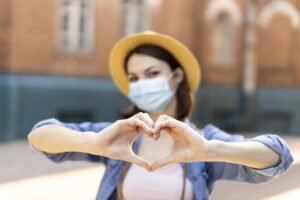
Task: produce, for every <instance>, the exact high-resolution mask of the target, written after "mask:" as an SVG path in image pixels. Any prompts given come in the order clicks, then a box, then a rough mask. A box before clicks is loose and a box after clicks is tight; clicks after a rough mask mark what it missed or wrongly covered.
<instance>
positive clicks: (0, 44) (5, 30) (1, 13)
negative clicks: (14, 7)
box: [0, 0, 11, 71]
mask: <svg viewBox="0 0 300 200" xmlns="http://www.w3.org/2000/svg"><path fill="white" fill-rule="evenodd" d="M10 22H11V21H10V2H9V0H0V70H1V71H7V70H8V57H9V40H8V38H9V33H10Z"/></svg>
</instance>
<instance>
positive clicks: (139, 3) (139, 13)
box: [122, 0, 149, 35]
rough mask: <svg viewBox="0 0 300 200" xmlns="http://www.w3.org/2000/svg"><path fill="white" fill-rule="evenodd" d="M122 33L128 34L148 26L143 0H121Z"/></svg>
mask: <svg viewBox="0 0 300 200" xmlns="http://www.w3.org/2000/svg"><path fill="white" fill-rule="evenodd" d="M122 19H123V22H122V30H123V35H130V34H133V33H136V32H141V31H144V30H146V29H147V28H148V23H149V22H148V20H149V17H148V9H147V4H146V1H145V0H123V18H122Z"/></svg>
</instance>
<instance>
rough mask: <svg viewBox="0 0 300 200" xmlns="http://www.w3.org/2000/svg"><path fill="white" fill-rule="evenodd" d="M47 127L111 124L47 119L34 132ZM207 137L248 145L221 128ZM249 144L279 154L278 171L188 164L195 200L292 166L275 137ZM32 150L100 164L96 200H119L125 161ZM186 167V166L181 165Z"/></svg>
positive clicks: (84, 128) (286, 150) (52, 157)
mask: <svg viewBox="0 0 300 200" xmlns="http://www.w3.org/2000/svg"><path fill="white" fill-rule="evenodd" d="M186 123H188V124H189V125H190V126H191V127H192V128H195V129H196V128H197V127H196V126H195V125H194V124H193V123H191V122H189V121H186ZM45 124H58V125H62V126H65V127H67V128H70V129H73V130H76V131H80V132H86V131H93V132H97V133H98V132H99V131H101V130H102V129H104V128H105V127H107V126H109V125H110V124H111V123H109V122H98V123H91V122H82V123H64V122H61V121H59V120H57V119H55V118H50V119H45V120H42V121H40V122H38V123H37V124H35V125H34V126H33V128H32V130H33V129H35V128H37V127H40V126H42V125H45ZM202 131H203V133H204V137H205V138H206V139H208V140H212V139H215V140H222V141H227V142H235V141H245V140H246V139H245V138H244V137H243V136H241V135H231V134H228V133H226V132H224V131H222V130H221V129H219V128H218V127H216V126H214V125H212V124H207V125H206V126H204V128H203V129H202ZM141 138H142V134H141V135H139V136H138V138H137V140H136V141H135V142H134V146H133V151H134V152H135V153H137V152H138V149H139V145H140V141H141ZM249 140H254V141H259V142H262V143H263V144H265V145H266V146H268V147H269V148H271V149H272V150H274V151H275V152H277V153H279V154H280V157H281V161H280V163H279V164H278V165H277V166H275V167H270V168H266V169H253V168H251V167H247V166H243V165H238V164H232V163H224V162H191V163H187V178H188V179H189V180H190V181H191V183H192V187H193V194H194V199H195V200H200V199H201V200H207V199H208V198H209V194H210V193H211V191H212V189H213V185H214V183H215V182H216V181H217V180H221V179H223V180H224V179H225V180H235V181H244V182H249V183H262V182H267V181H270V180H272V179H273V178H275V177H277V176H279V175H280V174H282V173H283V172H285V171H286V170H287V169H288V168H289V166H290V165H291V164H292V162H293V157H292V155H291V152H290V150H289V147H288V145H287V144H286V142H285V141H284V140H282V139H281V138H280V137H279V136H277V135H273V134H266V135H261V136H258V137H255V138H252V139H249ZM29 145H30V147H31V149H32V150H33V151H35V152H38V153H42V154H43V155H45V156H46V157H47V158H49V159H50V160H52V161H53V162H56V163H60V162H63V161H66V160H86V161H90V162H101V163H103V164H104V165H105V166H106V167H105V173H104V175H103V178H102V181H101V184H100V186H99V190H98V193H97V197H96V200H108V199H110V200H113V199H117V198H116V197H117V192H116V187H117V184H118V182H119V179H120V177H121V172H122V169H123V167H124V164H125V162H124V161H122V160H114V159H110V158H108V157H104V156H98V155H92V154H88V153H80V152H63V153H47V152H43V151H39V150H37V149H36V148H34V147H33V146H32V145H31V144H30V143H29ZM180 165H181V166H182V167H183V163H180Z"/></svg>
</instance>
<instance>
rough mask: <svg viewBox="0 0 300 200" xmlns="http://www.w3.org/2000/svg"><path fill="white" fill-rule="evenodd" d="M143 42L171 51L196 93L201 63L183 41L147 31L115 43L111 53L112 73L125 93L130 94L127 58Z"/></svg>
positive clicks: (110, 65)
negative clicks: (126, 68) (126, 69)
mask: <svg viewBox="0 0 300 200" xmlns="http://www.w3.org/2000/svg"><path fill="white" fill-rule="evenodd" d="M143 44H152V45H157V46H159V47H162V48H164V49H166V50H167V51H169V52H170V53H171V54H172V55H173V56H174V57H175V58H176V59H177V60H178V62H179V63H180V65H181V67H182V68H183V70H184V72H185V74H186V77H187V81H188V84H189V86H190V89H191V92H192V93H195V92H196V91H197V88H198V86H199V84H200V80H201V72H200V65H199V63H198V61H197V60H196V58H195V57H194V55H193V54H192V53H191V52H190V51H189V50H188V49H187V48H186V47H185V46H184V45H183V44H182V43H180V42H179V41H177V40H175V39H174V38H172V37H170V36H167V35H164V34H160V33H156V32H153V31H145V32H141V33H136V34H132V35H129V36H127V37H125V38H123V39H121V40H120V41H118V42H117V43H116V44H115V46H114V47H113V49H112V51H111V53H110V57H109V69H110V74H111V76H112V79H113V81H114V82H115V84H116V85H117V87H118V88H119V89H120V90H121V92H122V93H123V94H125V95H126V96H128V91H129V80H128V78H127V75H126V72H125V58H126V56H127V54H128V53H129V52H130V51H131V50H133V49H134V48H136V47H137V46H140V45H143Z"/></svg>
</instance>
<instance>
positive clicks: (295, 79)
mask: <svg viewBox="0 0 300 200" xmlns="http://www.w3.org/2000/svg"><path fill="white" fill-rule="evenodd" d="M271 1H272V0H259V1H255V3H256V5H255V7H256V12H257V14H259V13H260V12H261V11H262V9H263V8H264V7H265V6H266V5H267V4H268V3H269V2H271ZM288 1H289V2H291V3H292V4H293V5H295V6H296V8H297V9H298V11H299V8H300V1H298V0H288ZM8 2H9V3H10V9H3V8H6V7H5V6H7V5H9V4H8ZM57 2H58V0H43V1H39V0H31V1H20V0H9V1H8V0H0V11H1V12H0V13H1V14H0V30H1V32H0V43H1V44H2V45H1V47H0V58H2V59H0V60H1V61H0V69H1V70H2V71H8V70H9V71H12V72H15V73H28V74H32V73H33V74H57V75H72V76H96V77H109V72H108V67H107V66H108V56H109V52H110V50H111V48H112V46H113V44H114V43H115V42H116V41H117V40H118V39H120V37H122V36H121V33H122V31H121V21H122V15H121V9H122V0H97V1H95V9H96V12H95V24H96V26H95V41H94V50H93V52H92V53H91V54H89V55H84V54H81V55H78V54H77V55H64V54H61V53H60V52H59V51H58V50H57V40H58V38H57V33H58V30H57V28H58V20H57V16H58V13H57V8H58V5H57ZM160 2H161V3H160V4H157V5H156V6H153V7H151V8H150V19H151V22H150V24H151V25H150V28H151V29H152V30H155V31H158V32H162V33H165V34H168V35H171V36H173V37H175V38H177V39H178V40H180V41H181V42H183V43H184V44H185V45H186V46H187V47H188V48H190V49H191V50H192V52H193V53H194V54H195V55H196V57H197V58H198V60H199V61H200V64H201V69H202V73H203V82H204V83H207V84H218V85H220V84H221V85H240V84H241V82H242V66H243V54H244V53H243V51H244V41H243V40H244V31H245V30H244V17H245V13H246V12H245V11H246V6H247V1H246V0H235V2H236V3H237V5H238V7H239V9H240V10H241V13H242V16H243V21H242V23H241V24H240V25H239V26H238V28H237V35H236V38H235V41H236V44H235V56H234V57H235V58H234V62H233V63H234V64H233V66H231V67H230V68H226V69H222V68H218V67H215V66H213V64H212V63H211V60H212V59H211V56H212V48H211V42H212V35H213V33H212V25H211V24H210V23H208V21H207V20H206V18H205V16H204V15H205V11H206V9H207V7H208V5H209V3H210V2H211V0H188V1H174V0H161V1H160ZM3 10H7V12H8V10H9V12H8V13H10V15H8V14H6V15H4V14H3V12H2V11H3ZM5 12H6V11H4V13H5ZM4 16H11V25H10V26H9V28H5V27H6V26H3V23H2V22H3V21H5V19H6V18H5V17H4ZM277 18H278V20H275V21H272V23H271V24H270V27H269V29H268V31H261V30H260V29H259V27H256V29H255V30H256V35H257V36H258V38H257V47H256V61H257V82H258V85H261V86H264V85H270V86H289V87H291V86H292V87H294V86H297V87H299V86H300V60H299V59H300V58H299V56H297V55H300V48H299V47H300V41H299V40H300V32H299V30H297V31H296V32H295V31H294V32H293V31H291V30H290V29H289V25H288V24H287V23H288V20H286V19H285V17H282V16H276V19H277ZM4 24H5V23H4ZM278 24H279V25H278ZM278 27H282V28H278ZM3 38H4V39H3ZM276 38H281V39H282V40H283V41H284V40H286V41H288V42H286V43H285V44H288V43H289V44H291V45H293V47H292V48H291V47H290V46H289V45H286V46H282V47H281V49H276V48H274V43H273V42H272V41H274V40H275V41H276ZM3 44H4V45H3ZM8 44H9V45H8ZM279 46H280V44H279ZM5 48H9V50H8V51H6V50H3V49H5ZM287 51H289V52H291V53H286V52H287ZM274 55H277V56H275V57H274ZM287 57H291V59H290V58H289V59H287ZM287 62H289V63H288V64H287ZM3 63H4V64H3ZM280 63H281V65H282V66H284V65H287V66H291V69H292V70H291V71H289V70H285V69H279V68H277V69H272V68H271V69H270V68H269V67H270V66H272V65H275V64H278V65H279V64H280ZM5 66H9V69H7V68H5Z"/></svg>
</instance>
